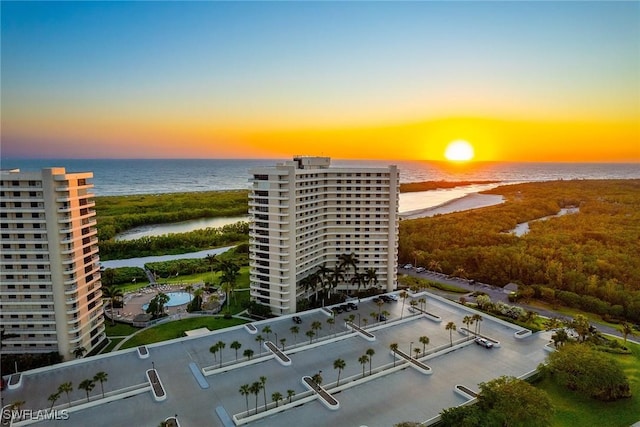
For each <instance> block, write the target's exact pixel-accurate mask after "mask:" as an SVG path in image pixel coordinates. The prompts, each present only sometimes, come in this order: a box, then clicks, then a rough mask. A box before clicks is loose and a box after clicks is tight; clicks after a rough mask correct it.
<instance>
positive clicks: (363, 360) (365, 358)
mask: <svg viewBox="0 0 640 427" xmlns="http://www.w3.org/2000/svg"><path fill="white" fill-rule="evenodd" d="M368 361H369V356H367V355H366V354H363V355H362V356H360V357H359V358H358V362H360V364H361V365H362V378H364V366H365V365H366V364H367V362H368Z"/></svg>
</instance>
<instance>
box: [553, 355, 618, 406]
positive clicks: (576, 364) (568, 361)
mask: <svg viewBox="0 0 640 427" xmlns="http://www.w3.org/2000/svg"><path fill="white" fill-rule="evenodd" d="M546 369H547V370H548V372H550V373H551V375H552V376H553V377H554V379H555V380H556V381H558V382H559V383H560V384H563V385H565V386H566V387H568V388H569V389H570V390H575V391H578V392H580V393H582V394H585V395H587V396H590V397H593V398H595V399H598V400H604V401H610V400H616V399H621V398H626V397H631V389H630V385H629V380H628V379H627V377H626V376H625V374H624V371H623V370H622V367H621V366H620V364H619V363H617V362H616V360H614V359H612V358H611V357H609V356H608V355H606V354H605V353H602V352H600V351H597V350H594V349H593V348H592V347H591V346H590V345H587V344H566V345H564V346H562V347H561V348H559V349H558V351H555V352H553V353H551V354H550V355H549V359H548V365H547V368H546Z"/></svg>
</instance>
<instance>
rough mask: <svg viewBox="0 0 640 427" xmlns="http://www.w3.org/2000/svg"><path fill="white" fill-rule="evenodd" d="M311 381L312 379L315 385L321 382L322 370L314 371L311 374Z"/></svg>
mask: <svg viewBox="0 0 640 427" xmlns="http://www.w3.org/2000/svg"><path fill="white" fill-rule="evenodd" d="M311 381H313V382H314V383H315V384H316V385H317V386H319V385H321V384H322V371H320V372H316V373H315V374H313V375H312V376H311Z"/></svg>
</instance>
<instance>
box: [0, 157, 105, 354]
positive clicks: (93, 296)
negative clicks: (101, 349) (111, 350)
mask: <svg viewBox="0 0 640 427" xmlns="http://www.w3.org/2000/svg"><path fill="white" fill-rule="evenodd" d="M91 178H93V173H91V172H85V173H66V172H65V169H64V168H48V169H43V170H42V171H40V172H20V171H19V170H12V171H2V173H1V174H0V179H1V181H2V182H1V188H0V190H1V192H0V225H1V229H0V232H1V237H2V239H1V242H2V257H1V258H0V321H1V323H2V329H4V332H5V334H11V335H18V336H17V337H13V338H11V339H5V341H4V342H3V343H2V346H3V348H2V351H3V352H4V353H42V352H52V351H57V352H58V353H60V354H61V355H62V356H63V357H64V358H65V359H70V358H72V357H73V355H74V352H75V351H76V350H78V349H80V348H84V349H85V350H86V351H87V352H88V351H90V350H91V349H92V348H93V347H95V346H96V345H97V344H98V343H99V342H100V341H102V340H103V339H105V333H104V325H103V323H104V321H103V314H102V291H101V289H100V287H101V282H100V264H99V262H98V261H99V258H98V237H97V231H96V219H95V216H96V212H95V210H94V205H95V202H94V201H93V193H92V188H93V184H92V183H91V182H89V180H90V179H91Z"/></svg>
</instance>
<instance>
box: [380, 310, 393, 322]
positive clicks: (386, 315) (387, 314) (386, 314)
mask: <svg viewBox="0 0 640 427" xmlns="http://www.w3.org/2000/svg"><path fill="white" fill-rule="evenodd" d="M381 314H382V315H383V316H384V323H385V324H386V323H387V320H388V319H389V317H391V313H389V312H388V311H387V310H382V313H381Z"/></svg>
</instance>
